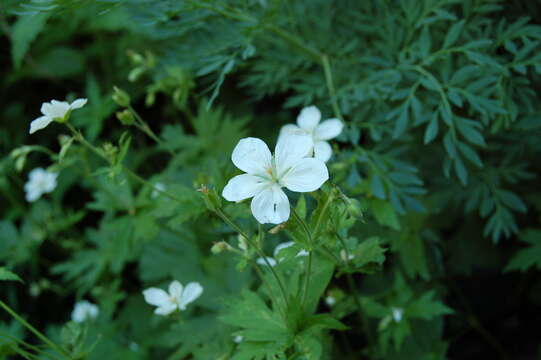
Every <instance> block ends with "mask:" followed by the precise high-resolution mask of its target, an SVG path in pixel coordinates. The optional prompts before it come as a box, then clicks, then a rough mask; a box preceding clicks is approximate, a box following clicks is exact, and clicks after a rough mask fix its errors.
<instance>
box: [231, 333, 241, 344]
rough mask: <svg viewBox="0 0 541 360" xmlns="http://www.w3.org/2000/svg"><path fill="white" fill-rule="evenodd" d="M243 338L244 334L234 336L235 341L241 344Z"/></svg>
mask: <svg viewBox="0 0 541 360" xmlns="http://www.w3.org/2000/svg"><path fill="white" fill-rule="evenodd" d="M243 340H244V336H242V335H237V336H235V337H234V338H233V342H234V343H236V344H240V343H241V342H242V341H243Z"/></svg>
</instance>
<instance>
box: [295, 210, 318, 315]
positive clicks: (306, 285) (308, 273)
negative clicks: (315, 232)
mask: <svg viewBox="0 0 541 360" xmlns="http://www.w3.org/2000/svg"><path fill="white" fill-rule="evenodd" d="M291 213H292V214H293V217H294V218H295V219H296V220H297V221H298V222H299V223H301V225H302V227H303V229H304V232H306V236H307V237H308V245H309V249H308V261H307V262H306V280H305V282H304V291H303V294H302V302H301V303H302V306H303V307H304V306H305V303H306V296H307V294H308V289H309V287H310V276H311V275H312V257H313V247H314V240H313V238H312V233H311V232H310V229H309V228H308V225H306V222H305V221H304V220H303V219H302V218H301V217H300V216H299V214H297V211H296V210H295V208H291Z"/></svg>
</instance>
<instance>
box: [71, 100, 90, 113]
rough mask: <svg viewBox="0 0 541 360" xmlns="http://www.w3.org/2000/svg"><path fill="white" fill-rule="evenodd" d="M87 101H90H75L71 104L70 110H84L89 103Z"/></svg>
mask: <svg viewBox="0 0 541 360" xmlns="http://www.w3.org/2000/svg"><path fill="white" fill-rule="evenodd" d="M87 101H88V100H87V99H84V98H81V99H77V100H75V101H74V102H72V103H71V104H70V108H71V109H72V110H75V109H80V108H82V107H83V106H85V105H86V102H87Z"/></svg>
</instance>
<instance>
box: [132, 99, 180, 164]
mask: <svg viewBox="0 0 541 360" xmlns="http://www.w3.org/2000/svg"><path fill="white" fill-rule="evenodd" d="M128 110H130V112H131V113H132V114H133V116H134V117H135V120H136V122H135V126H136V127H137V128H138V129H139V130H141V131H142V132H144V133H145V134H146V135H147V136H148V137H149V138H151V139H152V140H154V141H155V142H156V144H158V145H160V146H161V147H163V148H164V149H166V150H167V151H168V152H169V153H170V154H171V155H175V153H174V152H173V150H171V149H169V148H168V147H167V146H165V144H164V143H163V141H162V140H161V139H160V138H159V137H158V135H156V133H155V132H154V131H152V129H151V128H150V126H148V124H147V122H146V121H145V120H143V118H142V117H141V115H139V113H138V112H137V111H135V109H134V108H133V107H132V106H131V105H128Z"/></svg>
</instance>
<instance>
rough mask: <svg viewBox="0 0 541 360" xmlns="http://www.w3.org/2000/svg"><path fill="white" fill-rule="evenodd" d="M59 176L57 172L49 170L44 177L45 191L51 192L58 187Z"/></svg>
mask: <svg viewBox="0 0 541 360" xmlns="http://www.w3.org/2000/svg"><path fill="white" fill-rule="evenodd" d="M57 177H58V174H57V173H52V172H48V171H47V174H46V177H45V179H44V184H43V192H51V191H53V190H54V189H55V188H56V178H57Z"/></svg>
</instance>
